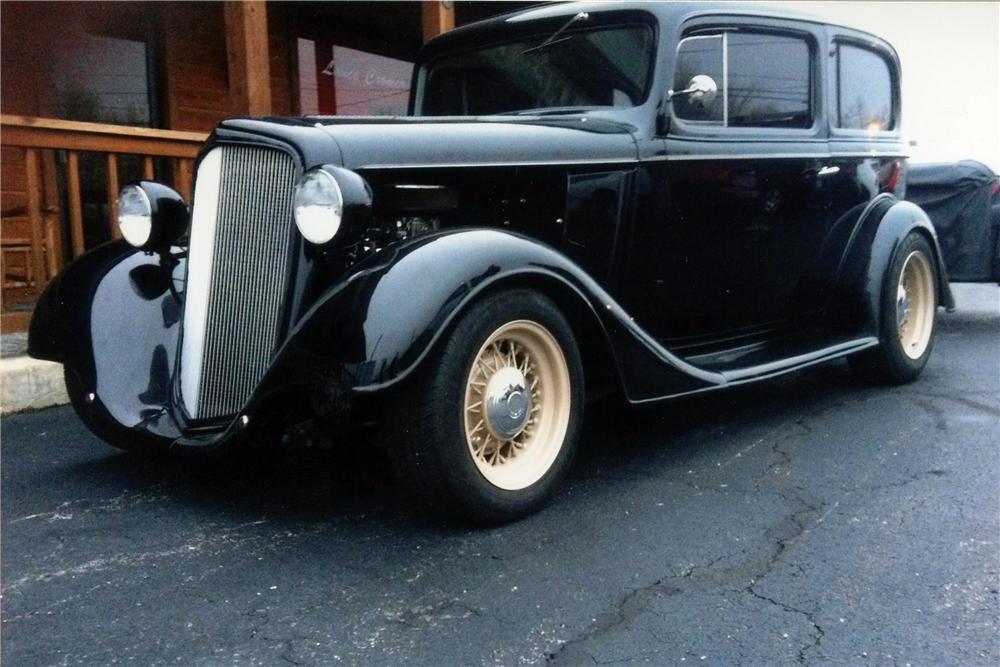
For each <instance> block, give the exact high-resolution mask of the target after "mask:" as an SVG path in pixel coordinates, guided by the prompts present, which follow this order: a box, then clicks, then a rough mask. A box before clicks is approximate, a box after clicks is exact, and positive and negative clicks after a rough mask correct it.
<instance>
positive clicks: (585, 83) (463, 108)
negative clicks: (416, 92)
mask: <svg viewBox="0 0 1000 667" xmlns="http://www.w3.org/2000/svg"><path fill="white" fill-rule="evenodd" d="M545 39H546V36H545V35H541V36H535V37H532V38H530V39H525V40H522V41H517V42H512V43H508V44H501V45H498V46H490V47H487V48H483V49H479V50H476V51H467V52H463V53H460V54H456V55H451V56H444V57H442V58H439V59H437V60H435V61H433V62H432V63H431V64H430V65H429V66H428V70H427V73H426V76H425V77H424V85H423V94H422V95H421V96H420V99H421V100H422V103H421V108H420V109H418V110H417V113H418V114H421V115H425V116H478V115H491V114H500V113H518V112H530V111H536V110H537V111H542V110H546V109H559V108H563V109H566V108H580V107H586V108H591V107H633V106H637V105H639V104H641V103H642V102H643V101H644V100H645V99H646V92H647V89H648V87H649V75H650V71H651V69H652V62H653V58H652V54H653V31H652V30H651V29H650V28H649V27H648V26H622V27H616V28H602V29H594V30H586V31H572V32H570V31H567V32H566V33H564V34H563V35H562V37H561V38H560V39H558V40H554V41H552V42H551V43H548V44H545ZM540 45H541V48H538V47H539V46H540Z"/></svg>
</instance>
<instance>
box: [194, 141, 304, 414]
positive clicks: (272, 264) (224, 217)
mask: <svg viewBox="0 0 1000 667" xmlns="http://www.w3.org/2000/svg"><path fill="white" fill-rule="evenodd" d="M216 150H221V151H222V154H221V167H219V169H220V172H221V173H219V174H216V178H218V183H219V185H218V206H217V214H216V216H215V220H214V235H212V236H211V239H212V243H213V246H212V252H211V255H210V259H205V260H202V264H203V265H204V264H208V266H196V265H195V264H194V259H193V258H194V257H195V254H196V253H195V248H194V247H193V245H194V241H195V239H196V238H197V234H196V230H194V229H193V227H194V225H196V224H199V222H202V223H203V224H204V223H205V222H206V221H199V220H198V216H197V215H195V216H194V218H193V221H192V252H191V255H192V264H191V265H190V266H189V284H188V291H189V293H190V292H191V291H192V290H207V306H206V307H205V314H204V318H203V319H204V321H199V314H198V313H193V312H192V313H188V312H185V318H184V327H185V336H187V335H188V332H189V329H190V328H195V327H202V328H203V329H204V331H203V332H199V333H200V334H201V337H202V338H203V340H204V344H203V347H202V348H201V349H200V350H197V351H192V353H190V354H189V353H188V346H187V345H185V347H184V356H182V359H181V364H182V371H183V366H184V364H185V363H191V364H198V365H200V368H192V369H189V370H188V372H186V373H185V372H182V392H183V395H184V398H185V405H186V408H187V410H188V412H189V414H190V415H191V416H192V417H195V418H199V419H206V418H213V417H221V416H228V415H232V414H235V413H236V412H237V411H238V410H239V409H240V407H241V406H242V404H243V402H244V401H245V400H246V399H247V397H248V396H249V395H250V392H252V391H253V388H254V386H256V384H257V382H259V381H260V379H261V377H262V376H263V374H264V372H265V371H266V370H267V365H268V363H269V361H270V358H271V355H272V353H273V352H274V350H275V348H276V347H277V346H278V343H279V340H278V335H279V332H280V330H281V324H282V312H281V310H282V305H283V303H284V299H285V294H286V292H287V290H288V285H287V283H288V273H289V271H288V269H289V261H290V250H291V247H290V246H291V243H292V229H293V228H294V224H293V220H292V196H293V191H294V187H295V177H296V169H295V163H294V162H293V160H292V158H291V156H289V155H287V154H285V153H283V152H281V151H278V150H274V149H270V148H261V147H256V146H229V145H227V146H223V147H221V148H219V149H216ZM203 162H205V161H203ZM201 178H202V174H201V171H200V170H199V174H198V179H199V182H200V181H201ZM198 196H199V194H198V192H197V183H196V194H195V208H196V212H197V208H198V205H199V204H200V202H199V201H198ZM207 196H214V193H210V194H209V195H207ZM207 222H208V223H209V224H211V223H212V222H213V221H207ZM196 272H197V273H199V275H202V274H204V275H205V276H207V280H199V281H198V283H194V282H193V279H192V278H191V276H193V275H194V274H195V273H196ZM204 300H206V299H198V301H199V302H201V301H204ZM189 302H190V297H189ZM189 315H190V317H189ZM188 356H190V357H191V359H188V358H187V357H188ZM185 381H186V382H188V383H189V384H190V383H194V382H196V383H197V387H185V386H183V383H184V382H185ZM192 403H193V404H192Z"/></svg>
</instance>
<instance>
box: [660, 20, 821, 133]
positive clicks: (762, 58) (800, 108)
mask: <svg viewBox="0 0 1000 667" xmlns="http://www.w3.org/2000/svg"><path fill="white" fill-rule="evenodd" d="M811 61H812V57H811V53H810V48H809V43H808V42H806V40H804V39H801V38H799V37H792V36H789V35H777V34H771V33H754V32H743V31H738V32H737V31H733V32H725V33H721V34H717V35H696V36H693V37H688V38H686V39H684V40H683V41H682V42H681V44H680V46H679V47H678V51H677V61H676V66H675V70H674V71H675V75H674V85H673V89H674V90H684V89H686V88H687V87H688V82H690V81H691V79H692V77H694V76H696V75H699V74H701V75H707V76H710V77H711V78H712V80H713V81H715V82H716V85H717V87H718V90H719V92H718V95H717V96H716V99H715V100H714V101H713V102H712V103H711V104H709V105H707V106H706V105H704V104H703V103H698V101H697V100H695V99H693V97H692V96H688V95H677V96H675V97H674V99H673V105H674V113H675V115H676V116H677V117H678V118H683V119H685V120H694V121H701V122H706V123H710V124H716V125H722V126H724V127H775V128H808V127H811V126H812V117H813V114H812V95H811V91H812V74H811V73H812V66H811Z"/></svg>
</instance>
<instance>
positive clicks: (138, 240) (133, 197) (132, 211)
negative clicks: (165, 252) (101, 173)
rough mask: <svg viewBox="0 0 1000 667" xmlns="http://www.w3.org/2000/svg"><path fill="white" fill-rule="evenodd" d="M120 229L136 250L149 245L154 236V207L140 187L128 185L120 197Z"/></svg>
mask: <svg viewBox="0 0 1000 667" xmlns="http://www.w3.org/2000/svg"><path fill="white" fill-rule="evenodd" d="M118 228H119V229H121V232H122V236H123V237H124V238H125V240H126V241H128V242H129V243H131V244H132V245H134V246H135V247H136V248H141V247H143V246H145V245H146V244H147V243H149V239H150V237H151V236H152V234H153V207H152V205H151V204H150V203H149V197H147V196H146V193H145V192H143V190H142V188H140V187H139V186H138V185H126V186H125V187H124V188H122V191H121V194H119V195H118Z"/></svg>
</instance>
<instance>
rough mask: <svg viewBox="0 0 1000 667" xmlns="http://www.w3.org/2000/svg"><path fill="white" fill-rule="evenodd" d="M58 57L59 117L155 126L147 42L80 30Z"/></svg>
mask: <svg viewBox="0 0 1000 667" xmlns="http://www.w3.org/2000/svg"><path fill="white" fill-rule="evenodd" d="M74 37H75V40H74V43H73V44H72V48H69V49H62V50H57V51H56V52H55V53H53V54H52V57H53V70H52V76H53V90H52V94H53V106H54V111H55V116H56V117H57V118H65V119H66V120H80V121H88V122H94V123H114V124H118V125H138V126H144V127H149V126H150V125H151V124H152V122H151V121H152V118H151V114H150V107H149V81H148V79H147V67H146V44H145V43H144V42H140V41H135V40H130V39H119V38H116V37H106V36H103V35H92V34H83V33H79V34H77V35H75V36H74Z"/></svg>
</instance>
